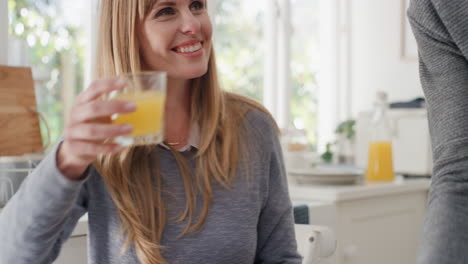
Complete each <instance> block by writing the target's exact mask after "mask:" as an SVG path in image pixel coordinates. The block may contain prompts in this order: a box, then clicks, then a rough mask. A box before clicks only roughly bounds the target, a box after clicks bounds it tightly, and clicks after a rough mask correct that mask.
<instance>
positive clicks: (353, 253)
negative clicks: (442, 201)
mask: <svg viewBox="0 0 468 264" xmlns="http://www.w3.org/2000/svg"><path fill="white" fill-rule="evenodd" d="M430 184H431V181H430V179H427V178H422V179H410V180H407V179H404V178H403V177H397V178H396V180H395V181H393V182H380V183H379V182H376V183H361V184H356V185H311V184H300V185H298V184H289V191H290V196H291V199H292V200H293V201H301V202H302V203H304V204H312V203H313V202H315V203H316V202H317V201H318V202H321V203H330V204H331V206H329V207H328V208H329V210H328V211H327V212H325V211H323V210H322V211H317V210H315V211H314V210H312V209H314V208H313V207H311V210H310V211H309V212H310V219H311V220H312V221H315V220H316V219H317V220H319V221H320V223H319V224H320V225H325V226H328V227H330V228H331V229H332V230H334V231H335V234H336V238H337V240H338V247H337V250H336V253H335V255H334V256H333V257H332V258H331V259H330V260H329V262H327V263H331V264H354V263H359V264H374V263H379V264H394V263H398V264H413V263H415V261H416V253H417V249H418V247H419V242H420V241H419V239H420V237H421V231H422V227H423V222H424V215H425V208H426V203H427V194H428V191H429V188H430ZM325 213H327V214H325ZM324 216H327V218H326V219H322V218H323V217H324ZM395 252H398V254H395Z"/></svg>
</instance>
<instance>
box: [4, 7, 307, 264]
mask: <svg viewBox="0 0 468 264" xmlns="http://www.w3.org/2000/svg"><path fill="white" fill-rule="evenodd" d="M206 4H207V3H206V0H200V1H198V0H174V1H152V0H102V1H101V16H100V18H101V21H100V34H99V35H100V40H99V44H98V54H97V56H98V61H97V65H96V66H97V67H96V68H97V74H96V75H97V77H98V79H97V80H96V81H95V82H94V83H93V84H92V85H91V86H90V87H89V88H88V89H86V90H85V91H84V92H82V93H80V95H79V96H78V98H77V103H76V105H75V106H74V108H73V109H72V111H71V114H70V122H69V123H68V124H67V125H66V127H65V130H64V134H63V140H62V141H61V142H60V143H59V144H57V146H56V147H55V148H54V150H53V151H51V152H50V153H49V154H48V156H47V157H46V158H45V159H44V160H43V161H42V162H41V163H40V165H39V166H38V167H37V168H36V169H35V170H34V171H33V172H32V174H31V175H29V176H28V177H27V179H26V180H25V181H24V182H23V184H22V186H21V188H20V190H19V191H18V192H17V193H16V194H15V196H14V197H13V198H12V199H11V200H10V201H9V202H8V203H7V205H6V207H5V208H4V209H3V211H2V213H1V214H0V238H1V239H2V243H1V246H0V263H1V264H10V263H14V264H32V263H38V264H45V263H52V262H53V261H54V260H55V259H56V258H57V256H58V254H59V252H60V248H61V246H62V244H63V243H64V242H65V241H66V240H67V238H68V237H69V236H70V234H71V232H72V231H73V229H74V227H75V225H76V223H77V221H78V219H79V218H80V217H81V216H83V215H84V214H85V213H88V220H89V239H88V242H89V243H88V248H89V250H88V252H89V256H88V260H89V263H90V264H117V263H118V264H136V263H144V264H159V263H181V264H190V263H194V264H195V263H205V264H220V263H227V264H229V263H232V264H248V263H249V264H250V263H291V264H296V263H301V260H302V258H301V256H300V255H299V254H298V252H297V245H296V240H295V234H294V222H293V211H292V205H291V201H290V198H289V194H288V186H287V180H286V175H285V169H284V165H283V158H282V153H281V147H280V144H279V140H278V134H277V127H276V124H275V123H274V121H273V119H272V117H271V116H270V115H269V114H268V112H267V111H266V110H265V109H264V108H263V107H261V106H260V105H258V104H257V103H255V102H253V101H251V100H249V99H247V98H244V97H242V96H239V95H235V94H232V93H228V92H225V91H222V90H221V89H220V88H219V85H218V83H217V75H216V64H215V60H214V52H213V50H212V43H211V37H212V27H211V22H210V19H209V17H208V15H207V9H206ZM140 71H165V72H167V75H168V80H167V99H166V105H165V112H164V120H165V124H164V133H165V134H164V135H165V139H164V140H165V141H164V143H163V144H159V145H145V146H133V147H126V148H125V147H122V146H118V145H115V144H113V143H109V142H108V141H107V139H109V138H113V137H116V136H118V135H126V134H129V133H131V131H132V127H128V125H117V124H112V122H111V116H112V115H113V114H115V113H120V114H125V113H130V112H133V111H135V108H136V106H135V104H134V103H131V102H127V101H106V100H103V99H101V98H102V96H103V95H105V94H107V93H109V92H111V91H113V90H119V89H122V88H123V87H124V86H125V82H124V81H123V79H120V78H117V77H115V76H118V75H120V74H122V73H135V72H140Z"/></svg>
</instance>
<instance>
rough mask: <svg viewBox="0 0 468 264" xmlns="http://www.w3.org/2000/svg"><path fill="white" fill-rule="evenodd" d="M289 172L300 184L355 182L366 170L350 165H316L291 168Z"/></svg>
mask: <svg viewBox="0 0 468 264" xmlns="http://www.w3.org/2000/svg"><path fill="white" fill-rule="evenodd" d="M288 174H289V175H290V176H291V177H292V178H293V179H295V180H296V181H297V183H299V184H301V183H311V184H354V183H357V182H358V181H359V180H360V179H361V177H362V176H363V175H364V170H362V169H357V168H350V167H316V168H307V169H291V170H289V171H288Z"/></svg>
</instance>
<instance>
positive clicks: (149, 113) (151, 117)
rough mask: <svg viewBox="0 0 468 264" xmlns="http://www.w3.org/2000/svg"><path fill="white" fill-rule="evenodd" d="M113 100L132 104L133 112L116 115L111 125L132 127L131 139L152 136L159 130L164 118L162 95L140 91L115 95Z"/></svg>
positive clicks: (155, 92)
mask: <svg viewBox="0 0 468 264" xmlns="http://www.w3.org/2000/svg"><path fill="white" fill-rule="evenodd" d="M114 100H125V101H131V102H134V103H135V104H136V105H137V107H136V110H135V112H133V113H129V114H120V115H118V116H117V117H116V118H115V119H114V120H113V121H112V123H114V124H130V125H132V126H133V132H132V134H130V136H132V137H139V136H144V135H148V134H154V133H157V132H159V131H160V130H161V128H162V124H163V122H162V121H163V118H164V102H165V96H164V93H161V92H159V91H140V92H133V93H127V94H120V95H117V96H116V97H115V98H114Z"/></svg>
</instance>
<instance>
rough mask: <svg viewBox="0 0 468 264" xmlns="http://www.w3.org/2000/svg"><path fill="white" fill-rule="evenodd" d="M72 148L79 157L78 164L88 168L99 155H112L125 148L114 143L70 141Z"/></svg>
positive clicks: (77, 157)
mask: <svg viewBox="0 0 468 264" xmlns="http://www.w3.org/2000/svg"><path fill="white" fill-rule="evenodd" d="M68 144H69V145H70V148H71V149H73V152H75V153H76V154H77V155H76V156H75V157H76V159H77V163H83V165H85V166H87V165H88V164H89V163H91V162H93V161H94V160H95V159H96V157H97V155H99V154H111V153H117V152H119V151H121V150H122V149H123V148H124V147H123V146H120V145H118V144H114V143H96V142H90V141H82V140H70V141H68Z"/></svg>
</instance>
